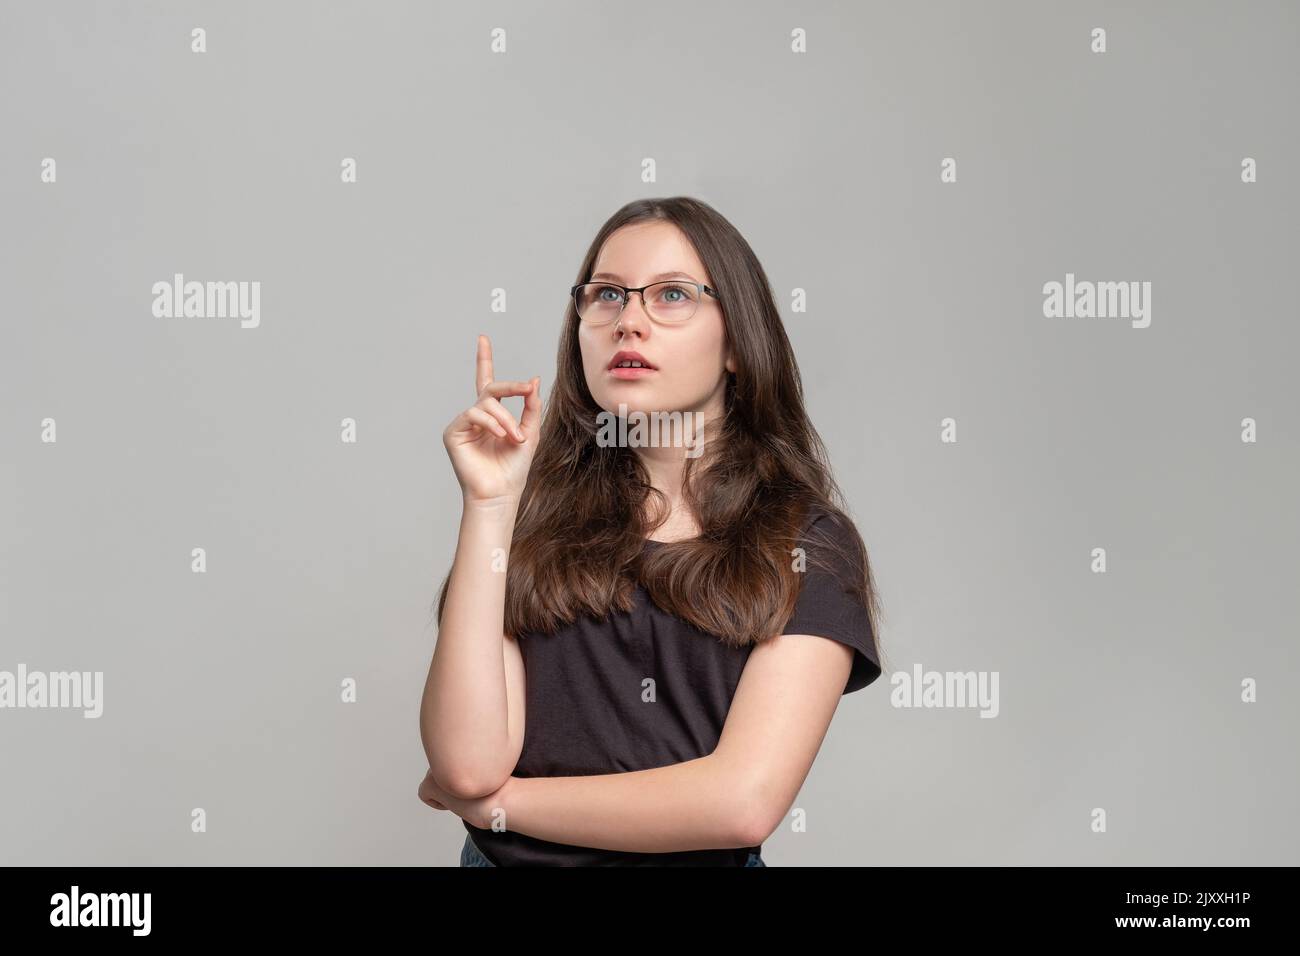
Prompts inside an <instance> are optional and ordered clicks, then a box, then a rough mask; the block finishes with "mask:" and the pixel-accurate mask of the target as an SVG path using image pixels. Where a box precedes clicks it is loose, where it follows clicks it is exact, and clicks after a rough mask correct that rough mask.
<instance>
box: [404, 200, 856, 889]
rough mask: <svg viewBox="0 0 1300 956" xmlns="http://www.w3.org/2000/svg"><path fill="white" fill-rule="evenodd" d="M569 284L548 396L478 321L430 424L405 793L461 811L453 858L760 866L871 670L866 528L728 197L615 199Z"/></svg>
mask: <svg viewBox="0 0 1300 956" xmlns="http://www.w3.org/2000/svg"><path fill="white" fill-rule="evenodd" d="M577 281H578V285H576V286H574V288H573V290H572V295H571V301H570V303H569V306H568V310H567V315H566V320H565V323H564V329H563V331H562V332H561V334H560V347H559V356H558V361H557V370H556V381H555V385H554V388H553V389H552V391H551V397H550V400H549V403H548V406H547V409H546V413H545V416H544V417H543V414H542V400H541V382H540V379H539V378H536V377H534V378H533V379H531V380H530V381H527V382H523V381H497V380H496V378H495V370H494V368H493V364H492V350H491V344H490V343H489V342H488V340H487V339H486V338H485V337H482V336H480V338H479V342H478V358H477V375H476V380H475V392H476V394H477V399H476V401H475V403H474V404H473V405H472V406H471V407H469V408H468V409H466V410H465V411H464V412H462V413H461V414H460V415H458V416H457V417H456V418H455V419H454V420H453V421H452V422H451V424H450V425H449V426H448V427H447V429H446V431H445V432H444V433H443V443H444V445H445V446H446V449H447V452H448V455H449V456H450V458H451V463H452V467H453V469H454V470H455V473H456V478H457V480H458V481H459V483H460V487H461V490H462V494H463V503H462V511H461V521H460V537H459V540H458V542H457V545H456V555H455V560H454V563H453V565H452V568H451V572H450V574H449V575H448V577H447V580H446V581H444V583H443V586H442V592H441V594H440V597H439V601H438V620H439V631H438V640H437V646H436V649H435V651H434V654H433V662H432V664H431V665H430V668H429V675H428V679H427V681H426V684H425V690H424V697H423V701H422V704H421V711H420V731H421V739H422V740H423V743H424V748H425V752H426V754H427V756H428V761H429V771H428V773H427V774H426V776H425V779H424V782H423V783H422V784H421V785H420V788H419V794H420V798H421V799H422V800H423V801H424V802H425V803H427V804H428V805H429V806H431V807H434V808H435V809H440V810H441V809H446V810H450V811H452V812H454V813H455V814H457V815H458V816H460V817H461V818H462V819H463V821H464V824H465V828H466V830H467V835H466V841H465V845H464V848H463V852H462V854H461V864H462V865H465V866H521V865H562V866H564V865H567V866H575V865H599V866H609V865H615V866H645V865H674V866H682V865H688V866H718V865H720V866H763V865H765V864H764V863H763V861H762V857H761V845H762V843H763V841H764V840H765V839H766V838H767V837H768V835H770V834H771V833H772V832H773V831H774V830H775V828H776V827H777V826H778V825H780V823H781V821H782V820H783V818H784V816H785V814H786V812H787V811H788V810H789V809H790V807H791V806H792V804H793V803H794V800H795V798H796V796H797V795H798V793H799V789H800V787H801V786H802V784H803V781H804V778H805V777H806V776H807V774H808V771H809V769H810V767H811V766H812V762H813V758H814V757H815V756H816V755H817V751H818V749H819V747H820V746H821V742H822V739H823V737H824V735H825V733H826V730H827V727H828V726H829V724H830V721H831V718H832V716H833V715H834V713H835V707H836V704H837V703H838V702H839V698H840V696H841V695H842V694H845V693H849V692H850V691H854V690H857V689H858V688H860V687H864V686H866V685H867V684H869V683H871V682H872V681H873V680H874V679H875V678H876V677H878V676H879V675H880V673H881V668H880V655H879V648H878V645H877V641H876V632H877V626H876V622H877V620H878V616H879V608H878V603H877V598H876V591H875V585H874V581H873V576H872V573H871V568H870V565H869V563H868V560H867V553H866V549H865V547H864V545H863V543H862V539H861V537H860V535H859V534H858V532H857V530H856V529H855V528H854V526H853V523H852V522H851V520H850V519H849V518H848V517H847V515H846V513H845V510H844V508H843V505H842V498H841V495H840V492H839V489H838V487H837V486H836V484H835V482H834V480H833V479H832V477H831V474H830V469H829V467H828V465H827V460H826V454H825V451H824V449H823V446H822V444H821V441H820V439H819V438H818V436H817V433H816V431H815V430H814V429H813V427H812V425H811V423H810V422H809V420H808V416H807V413H806V412H805V410H804V403H803V394H802V386H801V383H800V378H799V372H798V369H797V367H796V364H795V359H794V354H793V352H792V350H791V348H790V343H789V340H788V339H787V338H786V334H785V330H784V328H783V327H782V324H781V318H780V315H779V313H778V311H777V307H776V304H775V302H774V300H773V297H772V292H771V288H770V286H769V285H768V281H767V277H766V275H765V274H764V272H763V268H762V266H761V265H760V264H759V262H758V259H757V258H756V257H755V255H754V253H753V251H752V250H751V249H750V247H749V244H748V243H747V242H746V241H745V239H744V238H743V237H742V236H741V235H740V233H739V232H737V230H736V229H735V228H734V227H733V226H732V225H731V224H730V223H729V222H728V221H727V220H726V219H724V218H723V217H722V216H721V215H720V214H719V213H718V212H717V211H715V210H714V209H712V208H711V207H710V206H708V205H707V204H705V203H703V202H699V201H697V200H694V199H690V198H686V197H675V198H670V199H645V200H638V201H635V202H632V203H629V204H628V205H626V206H624V207H623V208H622V209H620V210H619V211H618V212H617V213H615V214H614V215H613V216H612V217H611V218H610V219H609V221H608V222H606V223H605V225H604V226H603V227H602V228H601V230H600V232H599V233H598V234H597V236H596V237H595V239H594V240H593V242H592V244H591V247H590V249H589V250H588V251H587V254H586V257H585V258H584V259H583V262H582V266H581V268H580V269H579V270H578V278H577ZM509 396H523V398H524V406H523V414H522V416H521V417H520V418H519V419H518V421H516V419H515V417H514V416H513V415H512V414H511V413H510V412H509V411H508V410H507V409H506V408H505V406H504V405H503V404H502V402H501V400H502V399H503V398H506V397H509ZM845 399H846V401H847V400H851V397H850V396H848V395H846V396H845ZM655 413H659V414H658V416H657V417H656V414H655ZM664 413H668V414H664ZM671 413H679V414H676V415H673V414H671ZM638 419H639V420H640V421H642V422H644V421H645V420H647V419H650V420H657V421H659V422H660V423H661V424H664V423H666V422H668V421H670V420H671V422H672V423H673V424H674V425H675V426H678V427H676V428H668V427H663V428H660V429H659V430H658V432H657V433H653V434H654V435H656V436H657V438H658V440H656V438H655V437H650V438H649V440H646V439H647V434H646V432H647V430H646V429H645V428H637V427H634V425H635V423H636V422H637V420H638ZM611 423H613V424H615V425H617V426H619V427H611ZM665 435H668V437H669V438H670V439H671V440H663V439H664V436H665Z"/></svg>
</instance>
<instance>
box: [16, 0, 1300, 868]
mask: <svg viewBox="0 0 1300 956" xmlns="http://www.w3.org/2000/svg"><path fill="white" fill-rule="evenodd" d="M1298 35H1300V13H1298V12H1297V6H1296V5H1295V4H1293V3H1286V2H1277V3H1266V2H1246V3H1173V2H1169V3H1142V4H1128V3H1050V4H1049V3H1034V2H1018V3H1010V2H999V3H961V2H926V3H904V2H891V3H871V4H867V3H849V2H816V3H814V2H799V3H776V2H743V3H742V2H727V3H685V2H672V0H666V2H659V3H655V4H644V3H597V2H590V3H576V2H555V3H525V2H512V3H504V2H499V3H447V2H442V3H416V2H391V0H385V2H377V3H349V4H321V3H307V2H292V3H290V2H285V3H273V4H271V3H253V2H229V3H200V2H178V3H162V2H133V3H128V2H122V3H89V2H79V3H60V4H50V3H43V2H37V0H4V2H3V3H2V4H0V82H2V83H3V96H0V296H2V298H0V303H2V306H0V313H2V314H0V399H2V401H0V702H3V705H4V706H0V806H2V808H3V810H2V812H0V862H3V863H6V864H76V865H110V864H218V865H220V864H236V863H253V864H330V865H348V864H385V865H386V864H401V865H421V864H427V865H449V866H454V865H456V862H457V855H458V852H459V849H460V846H461V844H462V842H463V839H464V835H465V833H464V830H463V828H462V827H461V825H460V821H459V820H458V819H457V818H456V817H455V816H454V815H453V814H451V813H448V812H437V811H434V810H432V809H430V808H429V807H428V806H426V805H424V804H422V803H421V802H420V801H419V800H418V799H417V796H416V787H417V785H418V783H419V781H420V779H421V777H422V776H423V774H424V771H425V769H426V761H425V755H424V752H423V750H422V748H421V742H420V737H419V729H418V709H419V701H420V694H421V691H422V688H423V684H424V680H425V676H426V672H427V670H428V666H429V659H430V654H431V652H432V649H433V646H434V640H435V637H436V627H435V625H434V621H433V616H432V612H431V607H432V603H433V601H434V599H435V598H436V594H437V588H438V586H439V584H440V583H441V581H442V579H443V576H444V575H445V574H446V572H447V569H448V567H449V566H450V562H451V560H452V555H453V550H454V547H455V542H456V534H457V523H458V520H459V514H460V496H459V489H458V487H457V484H456V480H455V477H454V475H453V473H452V470H451V467H450V465H449V462H448V458H447V453H446V451H445V450H444V448H443V445H442V442H441V439H440V436H441V432H442V430H443V428H444V427H445V426H446V425H447V423H448V421H450V420H451V418H452V417H453V416H454V415H455V414H457V413H458V412H459V411H460V410H462V409H463V408H465V407H466V406H468V405H469V404H471V403H472V400H473V398H474V364H473V361H474V354H475V345H476V337H477V336H478V335H479V334H486V335H488V336H490V338H491V341H492V345H493V350H494V355H495V358H496V369H497V374H498V376H499V377H502V378H512V379H520V380H527V379H529V378H531V377H532V376H533V375H540V376H541V379H542V382H543V389H544V390H545V389H546V388H548V387H549V386H550V384H551V383H552V382H553V377H554V373H555V354H556V343H557V341H558V335H559V331H560V327H561V321H562V318H563V315H564V309H565V306H566V296H567V295H568V292H569V288H570V286H571V285H572V284H573V283H574V282H575V281H576V279H575V270H576V269H577V267H578V265H579V264H580V262H581V258H582V255H583V252H584V251H585V249H586V246H587V244H588V243H589V242H590V240H591V238H592V236H593V235H594V233H595V231H596V229H597V228H598V227H599V225H600V224H601V223H602V222H603V221H604V220H605V219H606V218H607V217H608V216H609V215H610V214H611V213H612V212H613V211H614V210H616V209H618V208H619V207H620V206H622V205H623V204H624V203H626V202H628V201H630V200H632V199H636V198H639V197H654V196H679V195H684V196H692V197H696V198H698V199H701V200H703V201H705V202H707V203H709V204H710V205H712V206H714V207H715V208H716V209H717V210H718V211H719V212H721V213H722V214H723V215H724V216H726V217H728V219H730V220H731V222H733V223H734V224H735V225H736V226H737V228H738V229H739V230H740V231H741V232H742V233H743V234H744V235H745V237H746V238H747V239H748V240H749V242H750V243H751V244H752V245H753V247H754V250H755V252H756V253H757V255H758V257H759V259H760V260H761V261H762V263H763V265H764V268H765V269H766V270H767V272H768V276H769V278H770V280H771V283H772V286H773V291H774V294H775V297H776V301H777V303H778V304H779V305H780V307H781V312H782V317H783V320H784V322H785V326H786V329H787V331H788V334H789V336H790V339H791V341H792V343H793V346H794V350H795V353H796V356H797V357H798V360H799V364H800V370H801V373H802V377H803V383H804V387H805V390H806V396H807V401H808V405H809V411H810V414H811V417H812V420H813V423H814V424H815V426H816V427H817V429H818V431H819V432H820V434H821V436H822V437H823V439H824V440H825V442H826V444H827V447H828V449H829V452H830V457H831V461H832V464H833V466H834V470H835V475H836V477H837V479H838V480H839V482H840V484H841V486H842V487H843V489H844V491H845V494H846V496H847V499H848V503H849V506H850V513H851V514H852V516H853V518H854V520H855V521H856V523H857V526H858V528H859V530H860V531H861V532H862V535H863V538H864V539H865V542H866V545H867V547H868V549H869V552H870V555H871V560H872V565H873V569H874V573H875V576H876V583H877V585H878V587H879V594H880V599H881V604H882V610H883V618H882V627H881V632H880V639H881V643H882V646H883V649H884V654H885V660H884V665H885V673H884V674H883V675H882V676H881V678H880V679H878V680H877V681H876V682H875V683H873V684H872V685H870V686H869V687H867V688H865V689H863V690H862V691H861V692H859V693H854V694H851V695H847V696H845V697H844V699H843V700H842V701H841V703H840V705H839V709H838V711H837V712H836V715H835V719H834V721H833V723H832V725H831V729H830V732H829V734H828V735H827V737H826V740H825V742H824V744H823V746H822V749H821V752H820V754H819V756H818V758H817V762H816V763H815V765H814V767H813V771H812V773H811V774H810V775H809V777H808V779H807V781H806V782H805V784H804V787H803V789H802V791H801V792H800V794H799V796H798V800H797V801H796V804H795V807H794V808H793V810H794V811H797V812H792V815H791V819H790V821H789V822H788V823H787V824H786V825H783V826H782V827H780V828H778V830H777V832H776V833H775V834H774V835H773V836H772V838H771V839H770V840H768V841H767V843H766V844H765V847H764V855H765V857H766V859H767V861H768V863H769V865H778V866H779V865H783V864H784V865H795V864H808V865H830V864H854V865H860V864H866V865H872V864H976V863H993V864H1037V863H1076V864H1122V865H1127V864H1175V865H1181V864H1294V863H1296V862H1298V861H1300V822H1298V821H1297V817H1296V813H1295V808H1296V805H1297V798H1298V796H1300V794H1298V792H1297V789H1298V788H1297V783H1298V782H1300V780H1298V778H1300V770H1298V769H1297V761H1296V760H1295V758H1294V750H1295V732H1296V728H1297V726H1300V696H1298V695H1297V693H1296V679H1297V676H1300V674H1298V671H1300V650H1297V625H1296V617H1297V613H1296V612H1297V599H1296V581H1297V578H1298V577H1300V550H1298V548H1297V542H1298V540H1300V517H1298V513H1297V507H1296V488H1297V479H1298V477H1300V475H1298V472H1300V426H1298V424H1297V413H1298V412H1300V387H1298V386H1297V372H1296V354H1297V346H1300V312H1298V311H1297V305H1296V297H1295V295H1294V293H1293V291H1292V290H1291V281H1292V280H1291V279H1289V278H1288V277H1289V276H1294V275H1295V274H1296V262H1297V260H1298V259H1300V241H1298V240H1297V230H1296V222H1297V218H1298V215H1300V205H1298V203H1297V181H1298V177H1297V175H1296V170H1297V168H1298V167H1300V111H1298V110H1297V108H1296V104H1297V93H1298V92H1300V82H1298V81H1300V58H1298V57H1297V52H1298V50H1297V46H1298V43H1300V41H1298V40H1297V36H1298ZM195 283H197V284H198V287H199V288H200V289H202V290H203V292H204V294H203V295H200V296H192V295H190V289H191V288H192V285H191V284H195ZM510 407H512V409H513V410H515V411H516V413H517V411H518V408H519V403H518V400H517V399H516V400H511V402H510Z"/></svg>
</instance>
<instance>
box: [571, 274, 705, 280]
mask: <svg viewBox="0 0 1300 956" xmlns="http://www.w3.org/2000/svg"><path fill="white" fill-rule="evenodd" d="M592 278H593V279H609V280H611V281H613V282H622V281H623V280H622V279H621V278H619V277H618V276H616V275H614V273H612V272H597V273H596V274H595V275H593V276H592ZM660 279H690V280H691V281H692V282H694V281H695V278H694V277H693V276H691V275H690V274H689V273H686V272H661V273H659V274H658V275H657V276H651V277H650V281H651V282H658V281H659V280H660Z"/></svg>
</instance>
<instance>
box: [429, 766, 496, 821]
mask: <svg viewBox="0 0 1300 956" xmlns="http://www.w3.org/2000/svg"><path fill="white" fill-rule="evenodd" d="M512 779H514V778H513V777H512V778H510V780H512ZM510 780H506V782H505V785H504V786H502V787H501V788H500V789H499V790H497V791H496V792H495V793H489V794H488V795H487V796H486V797H475V798H474V799H472V800H465V799H462V798H461V797H453V796H452V795H451V794H449V793H447V791H445V790H443V789H442V787H440V786H438V782H437V781H436V780H434V779H433V771H432V770H430V771H428V772H427V773H425V775H424V779H423V780H421V781H420V789H419V791H418V792H419V794H420V799H421V800H422V801H423V802H424V803H426V804H428V805H429V806H430V807H433V809H435V810H450V811H451V812H452V813H454V814H456V816H458V817H460V818H461V819H462V820H464V821H465V822H466V823H468V824H469V825H470V826H473V827H478V828H479V829H480V830H490V829H491V828H492V818H493V817H494V816H495V815H496V813H497V812H498V811H502V812H504V810H505V795H506V789H507V788H508V787H509V786H510Z"/></svg>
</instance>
